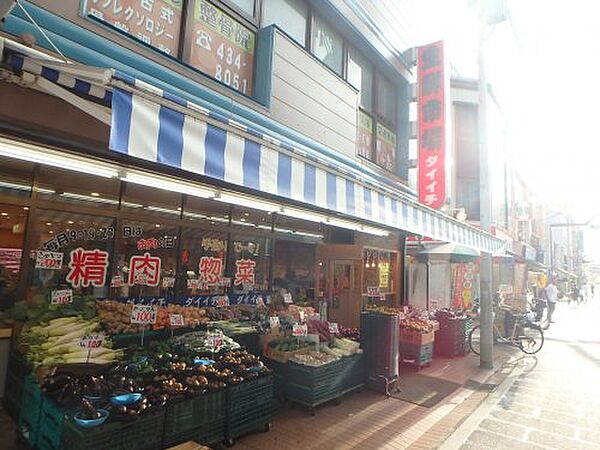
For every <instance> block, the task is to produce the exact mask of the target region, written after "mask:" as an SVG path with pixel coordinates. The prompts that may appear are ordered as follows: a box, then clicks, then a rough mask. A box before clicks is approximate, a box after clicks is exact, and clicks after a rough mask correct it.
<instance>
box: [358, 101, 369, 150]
mask: <svg viewBox="0 0 600 450" xmlns="http://www.w3.org/2000/svg"><path fill="white" fill-rule="evenodd" d="M372 148H373V119H371V117H370V116H369V115H368V114H365V113H364V112H362V111H360V110H359V111H358V154H359V155H360V156H362V157H364V158H367V159H371V151H372V150H371V149H372Z"/></svg>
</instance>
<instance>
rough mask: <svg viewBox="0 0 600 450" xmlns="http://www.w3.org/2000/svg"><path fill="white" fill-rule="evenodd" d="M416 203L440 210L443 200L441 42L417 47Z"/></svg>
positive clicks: (443, 119) (444, 149)
mask: <svg viewBox="0 0 600 450" xmlns="http://www.w3.org/2000/svg"><path fill="white" fill-rule="evenodd" d="M417 65H418V71H417V79H418V85H419V93H418V98H417V102H418V115H419V136H418V142H419V163H418V167H419V181H418V190H419V201H420V202H421V203H424V204H425V205H427V206H429V207H431V208H440V207H441V206H442V205H443V204H444V201H445V199H446V158H445V153H446V114H445V107H446V103H445V78H444V46H443V42H442V41H438V42H434V43H433V44H428V45H425V46H423V47H419V51H418V58H417Z"/></svg>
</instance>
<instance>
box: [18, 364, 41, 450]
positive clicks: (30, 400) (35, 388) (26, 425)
mask: <svg viewBox="0 0 600 450" xmlns="http://www.w3.org/2000/svg"><path fill="white" fill-rule="evenodd" d="M42 402H43V398H42V390H41V389H40V387H39V385H38V384H37V383H36V382H35V380H34V379H33V377H32V376H31V375H28V376H27V377H25V380H24V381H23V386H22V388H21V406H20V412H19V427H18V432H19V436H20V437H21V438H22V439H24V440H25V442H27V444H28V445H29V446H30V447H36V444H37V437H38V432H39V424H40V415H41V412H42Z"/></svg>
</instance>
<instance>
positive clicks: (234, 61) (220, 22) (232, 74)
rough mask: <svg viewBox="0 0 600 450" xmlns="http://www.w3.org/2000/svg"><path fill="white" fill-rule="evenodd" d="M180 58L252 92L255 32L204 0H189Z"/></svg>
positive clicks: (221, 80)
mask: <svg viewBox="0 0 600 450" xmlns="http://www.w3.org/2000/svg"><path fill="white" fill-rule="evenodd" d="M190 5H191V9H190V10H189V13H188V17H187V26H186V38H185V46H184V55H183V59H184V61H185V62H186V63H188V64H189V65H191V66H192V67H194V68H196V69H198V70H200V71H201V72H203V73H205V74H207V75H208V76H210V77H212V78H214V79H216V80H217V81H220V82H221V83H223V84H225V85H227V86H229V87H231V88H233V89H235V90H236V91H239V92H242V93H244V94H247V95H252V86H253V84H252V83H253V73H254V53H255V33H254V31H253V30H250V29H249V28H247V27H246V26H245V25H243V24H242V23H241V22H239V21H237V20H235V19H234V18H232V17H231V16H229V15H228V14H226V13H225V12H223V11H222V10H221V9H219V8H217V7H216V6H215V5H213V4H212V3H211V2H209V1H208V0H192V1H190Z"/></svg>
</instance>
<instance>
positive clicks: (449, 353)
mask: <svg viewBox="0 0 600 450" xmlns="http://www.w3.org/2000/svg"><path fill="white" fill-rule="evenodd" d="M470 330H471V319H469V318H467V317H461V318H456V319H451V320H441V321H440V329H439V330H438V331H437V332H436V333H435V353H436V355H441V356H445V357H448V358H453V357H455V356H464V355H466V354H467V353H468V352H469V342H468V337H469V331H470Z"/></svg>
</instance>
